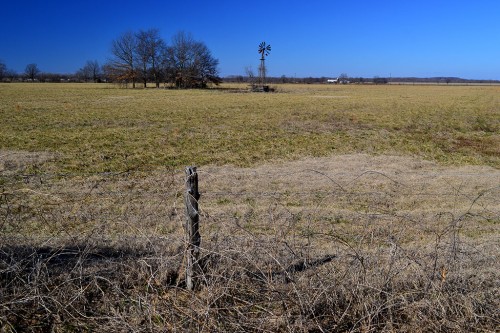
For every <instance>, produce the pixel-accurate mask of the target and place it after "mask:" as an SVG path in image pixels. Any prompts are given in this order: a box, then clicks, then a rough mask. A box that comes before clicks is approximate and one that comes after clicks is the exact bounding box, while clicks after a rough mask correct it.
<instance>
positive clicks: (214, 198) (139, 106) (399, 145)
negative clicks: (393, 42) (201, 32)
mask: <svg viewBox="0 0 500 333" xmlns="http://www.w3.org/2000/svg"><path fill="white" fill-rule="evenodd" d="M244 88H245V87H243V86H241V85H234V86H233V85H231V86H226V87H223V89H218V90H217V89H210V90H203V91H198V90H192V91H177V90H162V89H135V90H133V89H117V88H115V87H114V86H108V85H93V84H89V85H44V84H40V85H38V84H33V85H28V84H19V85H17V84H12V85H0V115H1V117H2V122H0V332H9V333H10V332H89V331H103V332H394V331H400V332H429V331H431V332H438V331H441V332H496V331H497V327H499V325H500V313H499V310H498V309H499V308H500V301H499V300H500V278H499V276H500V275H499V272H500V264H499V262H500V258H499V257H500V240H499V231H500V230H499V226H500V224H499V223H500V200H499V198H500V170H499V165H500V164H499V159H500V145H499V143H500V141H499V140H500V136H499V124H500V117H499V112H500V111H499V110H500V108H499V103H500V101H499V98H500V97H499V96H500V94H498V92H499V90H498V89H499V88H498V87H444V86H443V87H428V86H418V87H411V86H384V87H375V86H365V87H364V86H335V87H333V86H326V85H317V86H312V85H283V86H277V89H276V91H277V92H276V93H270V94H263V93H249V92H247V91H245V90H244ZM188 165H196V166H197V167H198V168H197V171H198V177H199V192H200V193H201V197H200V199H199V202H198V203H199V214H200V234H201V247H200V256H199V263H198V264H199V267H198V268H199V270H197V271H196V272H197V275H196V276H195V279H196V284H195V286H194V288H193V290H191V291H190V290H187V288H186V283H185V281H184V280H183V274H184V265H185V262H184V253H185V249H186V236H185V234H184V230H183V225H184V224H185V220H186V216H185V202H184V195H185V193H184V192H185V181H186V179H185V172H184V167H185V166H188Z"/></svg>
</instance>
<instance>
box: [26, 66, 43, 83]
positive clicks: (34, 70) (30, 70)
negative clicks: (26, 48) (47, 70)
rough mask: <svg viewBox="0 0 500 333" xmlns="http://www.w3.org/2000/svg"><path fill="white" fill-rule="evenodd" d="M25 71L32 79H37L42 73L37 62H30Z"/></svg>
mask: <svg viewBox="0 0 500 333" xmlns="http://www.w3.org/2000/svg"><path fill="white" fill-rule="evenodd" d="M24 73H25V74H26V76H27V77H28V79H30V80H31V81H35V79H36V77H37V76H38V74H40V70H39V69H38V66H37V64H28V65H26V68H25V70H24Z"/></svg>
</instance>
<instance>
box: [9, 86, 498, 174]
mask: <svg viewBox="0 0 500 333" xmlns="http://www.w3.org/2000/svg"><path fill="white" fill-rule="evenodd" d="M223 87H224V86H223ZM227 88H228V89H227V90H222V89H214V90H203V91H200V90H190V91H179V90H157V89H148V90H143V89H137V90H132V89H118V88H116V87H115V86H111V85H110V86H106V85H92V84H89V85H78V84H76V85H71V84H67V85H66V84H64V85H61V84H54V85H50V84H41V85H37V84H31V85H30V84H14V85H9V84H3V85H0V115H1V117H2V122H1V123H0V149H3V150H15V151H32V152H33V151H37V152H38V151H42V152H46V153H50V154H54V156H56V155H57V161H56V162H55V163H54V167H55V168H56V170H59V171H72V172H80V171H81V172H96V171H124V170H128V169H147V170H150V169H155V168H158V167H166V166H167V167H175V168H178V167H182V166H185V165H187V164H196V165H207V164H217V165H224V164H232V165H239V166H250V165H255V164H259V163H262V162H264V161H271V160H277V159H284V160H293V159H296V158H298V157H303V156H328V155H331V154H345V153H352V152H363V153H369V154H396V155H411V156H419V157H421V158H424V159H429V160H435V161H438V162H440V163H444V164H451V165H464V164H477V165H491V166H494V167H497V168H498V166H499V165H500V138H499V135H498V133H499V131H500V114H499V112H500V87H497V86H494V87H468V86H466V87H463V86H461V87H448V86H430V87H429V86H369V85H362V86H331V85H330V86H328V85H297V86H295V85H284V86H279V87H278V91H279V93H275V94H265V95H264V94H251V93H245V92H238V90H230V89H231V88H234V89H238V88H245V86H228V87H227Z"/></svg>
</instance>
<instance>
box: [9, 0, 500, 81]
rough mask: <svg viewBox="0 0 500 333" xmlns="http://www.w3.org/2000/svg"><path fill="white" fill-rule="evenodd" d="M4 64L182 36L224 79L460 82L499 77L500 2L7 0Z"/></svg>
mask: <svg viewBox="0 0 500 333" xmlns="http://www.w3.org/2000/svg"><path fill="white" fill-rule="evenodd" d="M0 8H1V15H0V17H1V18H0V59H1V60H2V61H3V62H4V63H5V64H6V65H7V67H8V68H11V69H14V70H16V71H18V72H20V73H22V72H24V68H25V67H26V65H27V64H29V63H36V64H37V65H38V67H39V68H40V69H41V70H42V71H46V72H57V73H73V72H75V71H76V70H78V69H79V68H81V67H83V65H84V64H85V62H86V61H87V60H97V61H98V62H99V63H100V64H103V63H104V62H105V61H106V59H107V58H108V57H109V56H110V51H109V50H110V44H111V41H112V40H113V39H115V38H117V37H118V36H119V35H120V34H121V33H123V32H125V31H127V30H132V31H137V30H139V29H148V28H158V29H159V30H160V33H161V35H162V36H163V37H164V39H165V40H166V41H167V42H169V40H170V38H171V36H172V35H173V34H175V33H176V32H178V31H180V30H184V31H186V32H190V33H191V34H192V35H193V37H194V38H195V39H197V40H200V41H203V42H205V43H206V44H207V46H208V47H209V48H210V49H211V51H212V53H213V55H214V56H215V57H216V58H218V59H219V61H220V66H219V69H220V74H221V75H222V76H227V75H232V74H234V75H238V74H244V68H245V67H247V66H252V67H253V69H254V71H257V68H258V65H259V54H258V53H257V47H258V44H259V43H260V42H261V41H266V42H268V43H269V44H271V46H272V52H271V54H270V56H269V57H268V60H267V66H268V70H269V75H271V76H281V75H286V76H297V77H307V76H331V77H335V76H338V75H339V74H340V73H346V74H348V75H349V76H353V77H355V76H363V77H373V76H381V77H384V76H393V77H396V76H416V77H431V76H458V77H463V78H470V79H497V80H499V79H500V1H499V0H432V1H429V0H418V1H410V0H408V1H406V0H378V1H375V0H374V1H368V0H364V1H363V0H350V1H347V0H318V1H315V0H310V1H304V0H301V1H295V0H287V1H281V0H279V1H273V0H262V1H258V0H257V1H241V0H231V1H226V0H214V1H206V0H178V1H170V0H163V1H151V0H140V1H139V0H134V1H129V0H121V1H114V0H113V1H108V0H100V1H95V0H85V1H83V0H82V1H72V0H64V1H59V0H57V1H56V0H46V1H26V0H15V1H10V0H8V1H4V2H3V3H2V5H1V6H0Z"/></svg>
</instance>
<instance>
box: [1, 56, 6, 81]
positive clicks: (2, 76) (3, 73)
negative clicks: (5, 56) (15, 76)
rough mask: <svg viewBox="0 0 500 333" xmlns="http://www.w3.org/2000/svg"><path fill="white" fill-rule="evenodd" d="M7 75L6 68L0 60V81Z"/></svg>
mask: <svg viewBox="0 0 500 333" xmlns="http://www.w3.org/2000/svg"><path fill="white" fill-rule="evenodd" d="M6 75H7V66H6V65H5V63H4V62H3V61H2V60H0V81H1V80H3V78H4V77H5V76H6Z"/></svg>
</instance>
